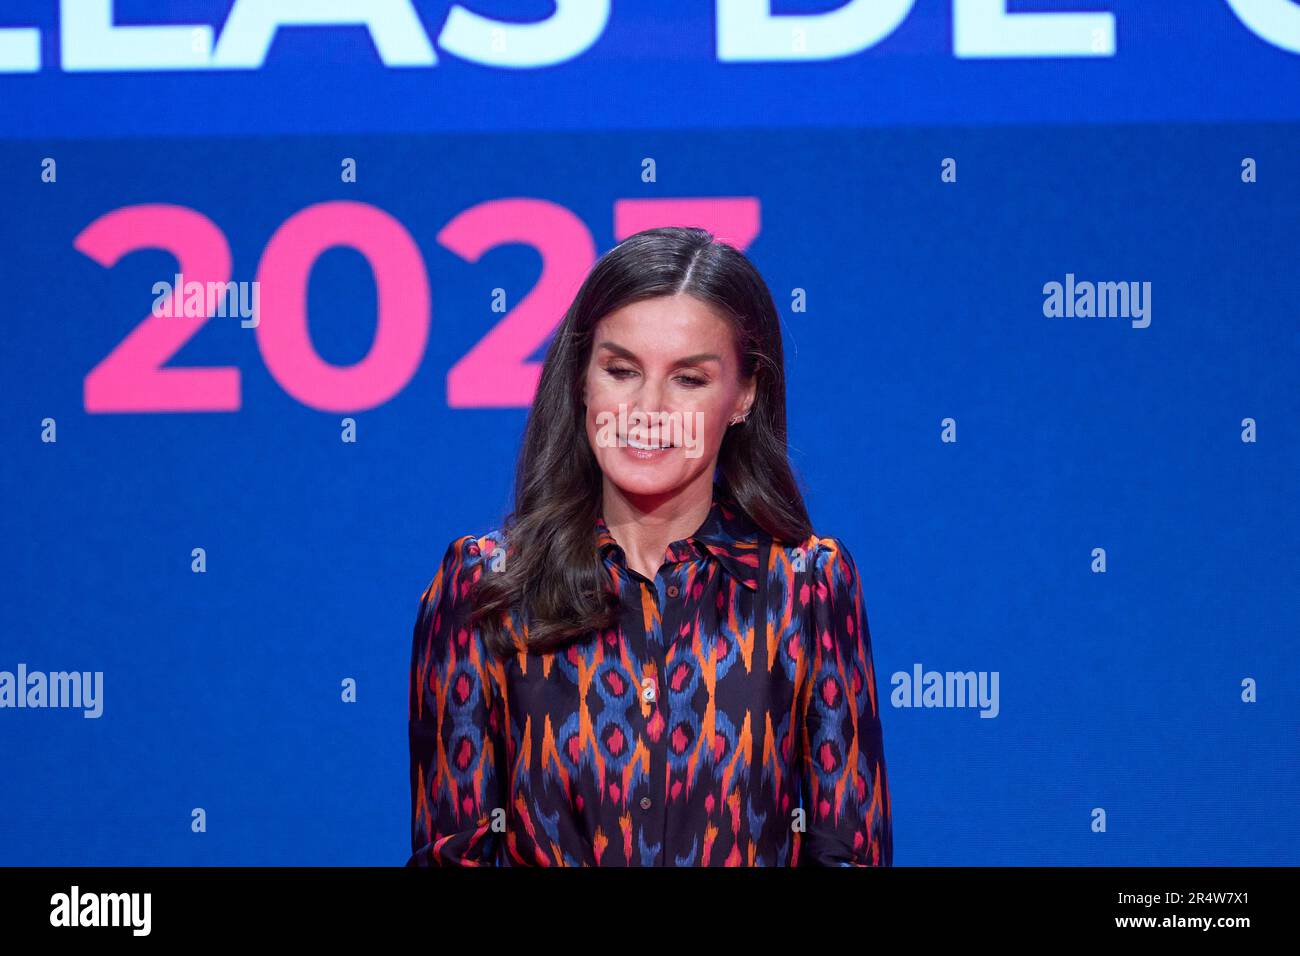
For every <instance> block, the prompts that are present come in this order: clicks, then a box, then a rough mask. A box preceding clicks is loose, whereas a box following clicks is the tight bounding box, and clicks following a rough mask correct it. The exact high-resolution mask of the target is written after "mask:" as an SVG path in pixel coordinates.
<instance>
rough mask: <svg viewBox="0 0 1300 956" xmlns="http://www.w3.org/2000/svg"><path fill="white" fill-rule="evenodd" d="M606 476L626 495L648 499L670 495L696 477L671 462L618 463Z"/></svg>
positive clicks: (607, 471) (606, 472) (608, 468)
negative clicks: (651, 463) (647, 463)
mask: <svg viewBox="0 0 1300 956" xmlns="http://www.w3.org/2000/svg"><path fill="white" fill-rule="evenodd" d="M605 475H606V476H607V477H608V478H609V480H610V482H611V483H612V484H613V485H615V486H616V487H617V488H618V489H619V490H620V491H622V492H623V493H624V494H627V495H639V496H647V497H648V496H651V495H664V494H668V493H669V492H672V491H675V490H677V489H678V488H680V487H682V486H683V485H685V484H688V483H689V482H690V481H691V479H692V478H693V477H695V476H694V475H691V474H690V473H689V472H687V471H685V470H684V469H682V468H681V467H680V463H677V467H674V464H673V463H670V462H664V463H663V464H657V465H635V464H632V465H629V464H627V463H626V462H617V463H614V464H612V465H610V466H609V467H607V468H606V469H605Z"/></svg>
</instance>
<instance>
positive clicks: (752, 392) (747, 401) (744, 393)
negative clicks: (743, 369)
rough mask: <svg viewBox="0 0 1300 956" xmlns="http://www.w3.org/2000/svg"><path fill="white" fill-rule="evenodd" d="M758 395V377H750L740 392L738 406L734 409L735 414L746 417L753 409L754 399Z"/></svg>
mask: <svg viewBox="0 0 1300 956" xmlns="http://www.w3.org/2000/svg"><path fill="white" fill-rule="evenodd" d="M757 395H758V376H757V375H752V376H750V379H749V381H748V382H746V383H745V386H744V388H742V389H741V392H740V404H739V405H738V406H737V408H736V414H737V415H741V416H745V417H748V415H749V413H750V411H751V410H752V409H753V407H754V399H755V397H757Z"/></svg>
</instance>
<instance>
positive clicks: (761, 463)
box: [470, 226, 812, 654]
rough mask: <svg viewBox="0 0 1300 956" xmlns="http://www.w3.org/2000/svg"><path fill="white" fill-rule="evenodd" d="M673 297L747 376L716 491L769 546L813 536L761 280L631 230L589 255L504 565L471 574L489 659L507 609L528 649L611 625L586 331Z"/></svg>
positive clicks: (521, 477)
mask: <svg viewBox="0 0 1300 956" xmlns="http://www.w3.org/2000/svg"><path fill="white" fill-rule="evenodd" d="M679 293H685V294H688V295H691V296H694V297H695V298H697V299H699V300H700V301H701V302H704V303H705V304H707V305H709V306H712V307H713V308H714V309H715V310H717V312H718V313H719V314H721V315H722V316H724V317H725V318H726V319H728V320H729V321H730V322H731V324H732V325H733V327H734V330H735V341H736V349H737V354H738V355H739V356H740V358H741V369H740V374H741V376H742V380H743V381H748V380H749V378H750V376H753V375H757V376H758V381H757V384H756V390H755V396H754V402H753V405H752V406H751V408H750V411H749V414H748V416H747V417H746V419H745V420H744V421H743V422H742V423H741V424H738V425H735V426H733V427H731V428H728V429H727V432H726V435H725V437H724V438H723V440H722V447H721V449H720V451H719V453H718V467H717V470H716V472H715V475H714V480H715V484H714V491H715V494H716V495H718V496H719V497H720V498H722V499H723V500H725V501H727V503H728V504H729V505H731V506H733V507H739V508H740V509H741V510H742V511H744V512H745V513H746V514H747V515H749V517H750V518H752V519H753V521H754V522H755V523H756V524H757V525H759V526H760V527H761V528H763V530H764V531H766V532H767V533H768V534H770V535H771V536H772V537H773V538H774V539H775V540H777V541H786V542H794V541H801V540H803V539H805V538H807V537H808V536H809V535H810V534H812V525H811V522H810V521H809V520H808V512H807V509H806V508H805V506H804V501H803V495H802V493H801V492H800V490H799V487H798V485H797V483H796V481H795V477H794V473H793V472H792V471H791V468H790V462H789V457H788V452H787V448H786V415H785V360H784V356H783V352H782V348H781V328H780V319H779V317H778V315H777V311H776V306H775V305H774V304H773V302H772V295H771V293H770V292H769V291H768V288H767V284H766V283H765V282H764V281H763V277H762V276H761V275H759V273H758V270H757V269H755V268H754V265H753V264H752V263H751V262H750V261H749V259H748V258H746V257H745V255H744V254H743V253H741V252H739V251H738V250H736V249H735V248H734V247H732V246H730V245H728V244H726V243H724V242H722V241H719V240H717V239H715V238H714V236H713V234H712V233H710V232H708V231H706V230H704V229H698V228H685V227H676V226H673V227H663V228H657V229H646V230H644V231H642V232H638V233H636V234H635V235H633V236H629V237H628V238H627V239H624V240H623V241H622V242H620V243H619V244H618V245H617V246H615V247H614V248H613V249H611V250H610V251H609V252H607V253H605V255H603V256H602V257H601V258H600V261H599V262H597V263H596V265H595V267H594V268H593V269H592V271H591V273H590V274H589V275H588V276H587V278H586V279H585V280H584V282H583V283H582V287H581V288H580V289H579V290H578V294H577V296H576V297H575V298H574V300H573V304H572V305H571V306H570V307H569V310H568V312H567V313H566V314H565V316H564V321H563V322H562V323H561V325H560V327H559V329H558V330H557V331H556V333H555V336H554V338H553V339H552V340H551V343H550V346H549V347H548V349H547V352H546V358H545V361H544V363H543V365H542V375H541V381H540V383H539V385H538V388H537V395H536V397H535V398H534V400H533V405H532V409H531V410H530V412H529V414H528V424H527V426H526V428H525V431H524V437H523V445H522V447H521V449H520V452H519V460H518V463H517V465H516V470H515V494H514V510H513V511H512V512H511V513H510V514H509V515H508V516H507V517H506V521H505V525H504V528H503V530H504V531H505V535H506V538H507V540H508V546H507V548H506V561H505V567H504V568H503V569H502V570H500V571H498V572H496V573H492V574H483V575H482V576H481V577H480V578H479V581H478V585H477V587H476V595H475V598H474V605H473V606H474V610H473V612H472V614H471V618H470V622H471V625H472V626H473V625H477V626H478V627H479V628H480V633H481V634H482V636H483V639H484V642H485V644H486V645H487V647H489V648H490V649H492V650H494V651H496V652H498V653H499V654H510V653H512V652H517V651H518V650H519V648H518V647H517V646H516V644H515V640H514V637H513V636H512V634H511V629H510V627H509V625H508V623H507V617H509V618H510V620H511V621H512V622H514V623H515V626H516V629H517V630H518V631H519V633H520V634H521V635H523V634H526V641H525V647H526V649H527V650H529V651H546V650H554V649H556V648H558V647H560V646H562V645H564V644H565V643H567V642H568V641H570V640H571V639H573V638H575V637H578V636H580V635H582V634H586V633H588V632H590V631H592V630H601V629H605V628H610V627H614V626H616V624H617V621H618V609H619V597H618V594H617V593H615V591H614V590H613V587H612V584H611V582H610V580H609V575H608V574H607V572H606V571H605V569H604V567H603V566H602V563H601V559H600V555H599V554H598V552H597V548H596V535H595V522H596V518H597V517H598V516H599V514H600V508H601V472H600V468H599V466H598V465H597V463H596V456H595V454H594V453H593V451H592V449H591V445H590V443H589V442H588V440H587V432H586V407H585V406H584V404H583V385H584V382H585V378H586V374H587V365H588V362H589V361H590V357H591V348H592V336H593V331H594V329H595V326H596V323H597V322H599V321H600V319H602V318H603V317H604V316H606V315H609V314H610V313H612V312H614V311H615V310H617V309H620V308H622V307H623V306H625V305H628V304H630V303H633V302H638V301H641V300H643V299H652V298H656V297H659V296H672V295H677V294H679ZM524 609H527V610H526V611H525V610H524ZM524 615H526V616H524ZM521 616H524V620H526V622H527V628H526V629H525V628H523V627H522V626H520V625H521V624H522V623H523V622H522V621H520V617H521Z"/></svg>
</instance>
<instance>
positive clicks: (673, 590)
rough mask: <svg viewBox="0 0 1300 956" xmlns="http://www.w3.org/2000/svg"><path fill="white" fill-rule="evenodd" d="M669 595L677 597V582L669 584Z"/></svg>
mask: <svg viewBox="0 0 1300 956" xmlns="http://www.w3.org/2000/svg"><path fill="white" fill-rule="evenodd" d="M668 596H669V597H677V585H675V584H670V585H668Z"/></svg>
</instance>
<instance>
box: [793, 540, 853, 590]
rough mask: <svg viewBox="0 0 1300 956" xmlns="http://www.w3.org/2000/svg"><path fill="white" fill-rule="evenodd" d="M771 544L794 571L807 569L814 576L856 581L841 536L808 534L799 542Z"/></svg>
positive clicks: (850, 560) (851, 562) (831, 579)
mask: <svg viewBox="0 0 1300 956" xmlns="http://www.w3.org/2000/svg"><path fill="white" fill-rule="evenodd" d="M773 545H774V547H780V548H782V549H784V551H785V554H786V560H787V561H789V562H790V565H791V567H792V568H794V569H795V570H796V571H798V570H806V571H807V572H808V573H809V575H810V576H811V577H813V578H815V579H818V580H824V581H834V582H836V583H846V584H848V585H850V586H851V585H853V584H854V583H856V582H857V579H858V569H857V565H856V564H855V563H854V560H853V555H852V553H851V552H850V551H849V546H848V544H847V543H845V541H844V539H843V538H840V537H836V536H831V535H818V534H811V535H809V536H808V537H807V538H804V539H803V540H802V541H795V542H789V541H777V542H774V543H773Z"/></svg>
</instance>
